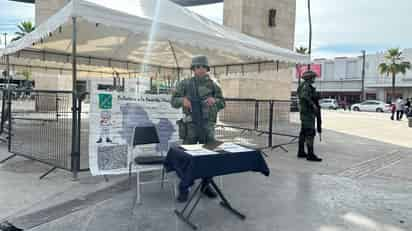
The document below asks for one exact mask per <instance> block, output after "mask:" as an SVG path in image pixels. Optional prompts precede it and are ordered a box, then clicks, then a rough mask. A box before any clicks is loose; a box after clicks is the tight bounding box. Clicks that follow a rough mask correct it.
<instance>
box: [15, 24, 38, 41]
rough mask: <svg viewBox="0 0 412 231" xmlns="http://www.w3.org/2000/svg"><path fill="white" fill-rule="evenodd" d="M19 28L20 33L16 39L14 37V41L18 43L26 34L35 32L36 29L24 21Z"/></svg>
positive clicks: (17, 33) (18, 32)
mask: <svg viewBox="0 0 412 231" xmlns="http://www.w3.org/2000/svg"><path fill="white" fill-rule="evenodd" d="M17 27H18V28H19V31H17V32H16V33H15V34H16V37H14V38H13V39H12V41H16V40H19V39H21V38H23V37H24V36H25V35H26V34H28V33H30V32H32V31H34V29H35V27H34V25H33V23H32V22H30V21H23V22H21V23H20V24H19V25H17Z"/></svg>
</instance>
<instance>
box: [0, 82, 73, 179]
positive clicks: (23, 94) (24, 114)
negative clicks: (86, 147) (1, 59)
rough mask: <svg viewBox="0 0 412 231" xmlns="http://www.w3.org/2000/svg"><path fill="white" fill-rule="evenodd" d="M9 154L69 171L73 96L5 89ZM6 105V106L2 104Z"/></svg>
mask: <svg viewBox="0 0 412 231" xmlns="http://www.w3.org/2000/svg"><path fill="white" fill-rule="evenodd" d="M2 93H3V97H2V99H3V102H2V117H1V118H2V122H1V124H2V128H3V131H7V133H6V134H5V132H3V136H4V135H6V136H7V137H6V138H7V142H8V147H9V152H11V153H13V154H14V155H19V156H24V157H26V158H29V159H33V160H35V161H39V162H42V163H45V164H48V165H51V166H53V167H54V168H53V170H54V169H55V168H61V169H66V170H69V171H72V170H73V169H72V164H71V155H72V133H73V126H72V121H73V116H72V92H71V91H38V90H15V89H10V90H7V89H4V90H3V91H2ZM4 101H6V102H4Z"/></svg>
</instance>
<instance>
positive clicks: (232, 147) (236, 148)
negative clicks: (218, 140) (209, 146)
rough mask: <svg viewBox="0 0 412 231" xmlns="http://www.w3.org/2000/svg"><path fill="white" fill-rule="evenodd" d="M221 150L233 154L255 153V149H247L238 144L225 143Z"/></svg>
mask: <svg viewBox="0 0 412 231" xmlns="http://www.w3.org/2000/svg"><path fill="white" fill-rule="evenodd" d="M219 148H221V149H222V150H223V151H226V152H232V153H235V152H252V151H254V150H253V149H250V148H246V147H243V146H240V145H238V144H234V143H224V144H221V145H220V146H219Z"/></svg>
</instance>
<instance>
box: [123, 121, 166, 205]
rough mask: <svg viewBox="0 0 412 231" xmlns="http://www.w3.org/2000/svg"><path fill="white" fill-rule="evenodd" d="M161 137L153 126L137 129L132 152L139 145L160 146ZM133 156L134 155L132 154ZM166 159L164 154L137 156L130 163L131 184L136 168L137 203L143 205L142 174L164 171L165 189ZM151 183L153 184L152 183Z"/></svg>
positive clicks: (162, 180)
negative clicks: (133, 169)
mask: <svg viewBox="0 0 412 231" xmlns="http://www.w3.org/2000/svg"><path fill="white" fill-rule="evenodd" d="M158 143H160V141H159V136H158V134H157V131H156V127H155V126H154V125H153V126H146V127H135V128H134V131H133V136H132V150H131V151H132V152H131V153H133V151H134V148H135V147H136V146H138V145H145V144H158ZM132 155H133V154H132ZM164 159H165V157H164V156H163V153H162V152H160V155H136V156H132V158H131V161H130V163H129V184H130V182H131V181H130V180H131V175H132V167H133V166H134V167H135V170H136V191H137V198H136V201H137V203H139V204H140V203H141V195H140V193H141V189H140V185H141V184H142V183H141V181H140V173H141V172H151V171H156V170H161V171H162V179H161V187H162V188H163V182H164V178H165V170H164V168H163V163H164ZM150 183H151V182H150Z"/></svg>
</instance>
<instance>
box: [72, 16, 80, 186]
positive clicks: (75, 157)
mask: <svg viewBox="0 0 412 231" xmlns="http://www.w3.org/2000/svg"><path fill="white" fill-rule="evenodd" d="M72 23H73V31H72V81H73V82H72V153H71V170H72V172H73V179H74V180H77V175H78V170H79V168H80V166H79V165H80V151H79V145H78V144H77V143H78V142H77V141H78V135H80V134H78V129H77V125H78V117H77V110H78V108H77V89H76V81H77V59H76V55H77V23H76V18H75V17H73V18H72Z"/></svg>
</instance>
